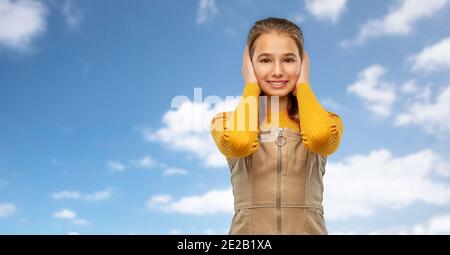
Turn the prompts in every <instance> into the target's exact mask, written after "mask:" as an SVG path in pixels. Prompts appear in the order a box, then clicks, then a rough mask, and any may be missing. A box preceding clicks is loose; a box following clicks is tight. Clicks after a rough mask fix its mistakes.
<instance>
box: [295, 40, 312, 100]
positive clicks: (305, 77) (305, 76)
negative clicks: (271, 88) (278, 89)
mask: <svg viewBox="0 0 450 255" xmlns="http://www.w3.org/2000/svg"><path fill="white" fill-rule="evenodd" d="M309 74H310V68H309V56H308V53H306V50H305V49H304V48H303V59H302V64H301V67H300V74H299V76H298V79H297V82H296V83H295V87H294V90H293V91H292V94H293V95H294V96H297V85H298V84H300V83H303V82H306V83H308V84H309Z"/></svg>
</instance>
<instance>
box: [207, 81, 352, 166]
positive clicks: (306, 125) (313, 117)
mask: <svg viewBox="0 0 450 255" xmlns="http://www.w3.org/2000/svg"><path fill="white" fill-rule="evenodd" d="M260 93H261V90H260V88H259V86H258V84H256V83H248V84H246V85H245V87H244V90H243V93H242V97H241V100H240V101H239V104H238V106H237V107H236V110H235V111H234V112H222V113H219V114H217V115H216V116H214V118H213V119H212V121H211V134H212V137H213V139H214V141H215V143H216V145H217V147H218V148H219V150H220V152H221V153H222V154H223V155H224V156H225V157H227V158H240V157H245V156H248V155H250V154H252V153H253V152H254V151H256V149H258V145H259V141H258V133H259V127H258V102H259V95H260ZM297 102H298V107H299V118H300V121H299V122H300V123H298V122H297V121H295V120H292V119H291V118H289V116H288V114H287V112H286V111H281V112H279V126H280V127H287V128H291V129H293V130H297V131H299V132H300V134H301V137H302V142H303V144H304V145H305V147H306V148H308V149H309V150H311V151H313V152H315V153H319V154H322V155H325V156H328V155H330V154H332V153H333V152H335V151H336V150H337V148H338V147H339V144H340V141H341V137H342V135H343V132H344V126H343V124H342V121H341V118H340V117H339V116H338V115H337V114H335V113H332V112H328V111H327V110H325V109H324V108H323V107H322V106H321V105H320V103H319V101H318V100H317V98H316V96H315V95H314V92H313V91H312V89H311V87H310V86H309V84H308V83H300V84H298V85H297ZM263 123H264V124H269V125H270V126H274V123H271V121H270V116H269V118H268V117H267V116H266V118H265V119H264V121H263ZM275 124H276V123H275Z"/></svg>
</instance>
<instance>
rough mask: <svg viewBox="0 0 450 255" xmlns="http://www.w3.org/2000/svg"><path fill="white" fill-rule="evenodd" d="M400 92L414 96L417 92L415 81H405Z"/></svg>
mask: <svg viewBox="0 0 450 255" xmlns="http://www.w3.org/2000/svg"><path fill="white" fill-rule="evenodd" d="M400 91H401V92H402V93H404V94H414V93H417V92H418V91H419V88H418V87H417V84H416V81H415V80H410V81H407V82H406V83H405V84H403V85H402V87H401V89H400Z"/></svg>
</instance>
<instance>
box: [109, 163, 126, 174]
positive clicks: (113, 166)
mask: <svg viewBox="0 0 450 255" xmlns="http://www.w3.org/2000/svg"><path fill="white" fill-rule="evenodd" d="M108 167H109V169H110V170H111V172H123V171H125V170H126V167H125V165H124V164H122V163H120V162H119V161H113V160H109V161H108Z"/></svg>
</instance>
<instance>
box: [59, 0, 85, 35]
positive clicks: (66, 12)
mask: <svg viewBox="0 0 450 255" xmlns="http://www.w3.org/2000/svg"><path fill="white" fill-rule="evenodd" d="M62 15H63V16H64V18H65V19H66V23H67V25H68V26H69V27H70V28H72V29H76V28H78V26H79V24H80V22H81V19H82V16H81V11H80V9H78V8H77V6H76V5H75V3H74V1H73V0H65V1H64V3H63V5H62Z"/></svg>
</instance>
